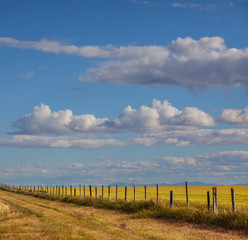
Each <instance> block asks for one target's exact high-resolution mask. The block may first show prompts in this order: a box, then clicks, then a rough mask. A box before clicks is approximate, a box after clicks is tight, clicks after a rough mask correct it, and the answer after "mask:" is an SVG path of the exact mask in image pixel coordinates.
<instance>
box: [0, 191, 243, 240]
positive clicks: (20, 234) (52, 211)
mask: <svg viewBox="0 0 248 240" xmlns="http://www.w3.org/2000/svg"><path fill="white" fill-rule="evenodd" d="M0 191H1V190H0ZM0 193H1V197H0V198H1V200H4V201H5V202H8V204H9V205H10V206H11V208H14V209H15V213H16V215H13V216H12V217H6V218H5V219H2V220H1V221H0V239H45V240H46V239H52V240H53V239H70V240H71V239H85V240H93V239H101V240H102V239H104V240H105V239H106V240H108V239H109V240H118V239H125V240H164V239H166V240H208V239H209V240H210V239H211V240H222V239H223V240H227V239H232V240H240V239H247V235H245V234H244V233H243V232H241V231H230V230H224V229H222V228H216V227H211V228H210V227H207V226H204V225H195V224H189V223H185V222H181V221H172V220H156V219H140V218H136V215H134V214H126V213H121V212H119V211H110V210H106V209H96V208H92V207H84V206H78V205H75V204H70V203H65V202H59V201H50V200H47V199H40V198H34V197H32V196H26V195H21V194H15V193H12V192H7V191H1V192H0ZM38 213H39V214H38Z"/></svg>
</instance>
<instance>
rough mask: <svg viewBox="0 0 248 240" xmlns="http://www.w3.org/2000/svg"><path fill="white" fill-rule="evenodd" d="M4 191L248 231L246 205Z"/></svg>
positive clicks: (143, 215) (148, 216)
mask: <svg viewBox="0 0 248 240" xmlns="http://www.w3.org/2000/svg"><path fill="white" fill-rule="evenodd" d="M1 189H2V190H7V191H12V192H16V193H20V194H25V195H31V196H35V197H39V198H44V199H49V200H58V201H62V202H68V203H74V204H77V205H83V206H92V207H95V208H104V209H112V210H119V211H122V212H126V213H135V216H136V217H138V218H160V219H175V220H180V221H181V220H183V221H186V222H190V223H198V224H207V225H215V226H220V227H223V228H226V229H237V230H246V231H248V210H247V209H246V208H245V207H241V208H239V209H238V210H237V211H236V212H232V211H231V208H230V207H228V206H226V205H219V212H218V214H213V213H212V211H208V210H207V208H206V207H205V205H203V204H201V203H198V202H195V203H194V204H191V205H190V208H189V209H187V208H186V207H185V204H183V203H181V202H178V203H177V204H175V206H174V207H170V206H169V204H168V202H166V201H161V202H160V203H159V204H156V203H155V202H154V201H152V200H150V201H123V200H118V201H111V200H102V199H100V198H99V199H96V198H89V197H87V198H85V199H84V198H82V197H81V198H80V197H71V196H66V197H62V196H53V195H50V194H46V193H33V192H28V191H26V192H25V191H21V190H16V189H8V188H4V187H1Z"/></svg>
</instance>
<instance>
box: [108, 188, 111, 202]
mask: <svg viewBox="0 0 248 240" xmlns="http://www.w3.org/2000/svg"><path fill="white" fill-rule="evenodd" d="M108 199H109V200H110V199H111V196H110V185H109V186H108Z"/></svg>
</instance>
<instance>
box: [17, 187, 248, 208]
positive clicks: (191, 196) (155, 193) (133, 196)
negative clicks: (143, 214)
mask: <svg viewBox="0 0 248 240" xmlns="http://www.w3.org/2000/svg"><path fill="white" fill-rule="evenodd" d="M12 187H13V188H16V189H20V190H23V191H30V192H41V193H46V194H51V195H55V196H72V197H82V198H87V197H89V198H97V199H109V200H125V201H131V200H133V201H137V200H145V201H148V200H153V201H155V202H157V203H169V204H170V206H171V207H173V206H175V205H180V206H182V205H184V204H185V206H186V207H187V208H189V207H190V206H192V205H197V204H201V205H202V204H203V205H204V204H205V205H206V206H207V208H208V209H209V210H210V209H211V208H212V210H213V212H214V213H217V212H218V206H219V204H221V205H222V206H228V207H231V208H232V211H236V208H237V206H239V207H244V208H246V209H248V186H233V187H230V186H218V187H211V186H200V187H199V186H188V183H187V182H185V186H184V187H183V186H181V187H175V186H171V187H164V186H159V185H158V184H157V185H156V186H146V185H145V186H135V185H134V186H125V187H119V186H118V185H116V186H114V187H111V186H104V185H102V186H100V187H99V186H91V185H89V186H86V185H81V184H79V186H78V187H73V186H72V185H70V186H64V185H61V186H51V185H50V186H42V185H41V186H40V185H39V186H27V185H19V186H12ZM217 188H218V191H217Z"/></svg>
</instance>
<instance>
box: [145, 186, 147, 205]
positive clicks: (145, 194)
mask: <svg viewBox="0 0 248 240" xmlns="http://www.w3.org/2000/svg"><path fill="white" fill-rule="evenodd" d="M146 200H147V192H146V185H145V201H146Z"/></svg>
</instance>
